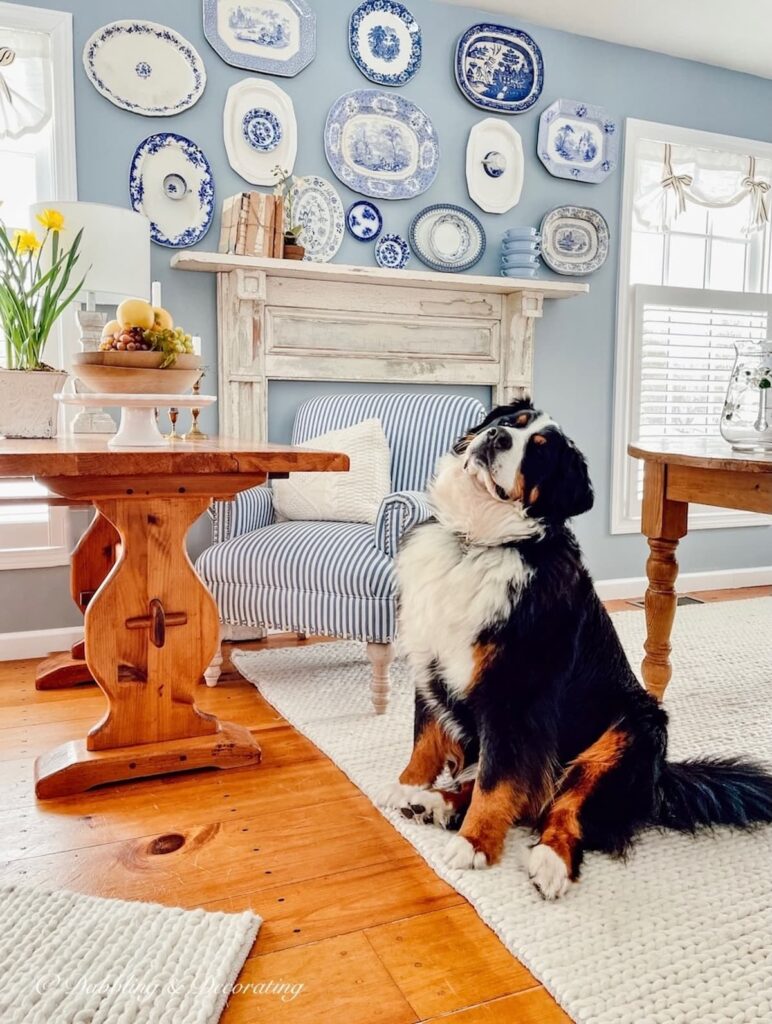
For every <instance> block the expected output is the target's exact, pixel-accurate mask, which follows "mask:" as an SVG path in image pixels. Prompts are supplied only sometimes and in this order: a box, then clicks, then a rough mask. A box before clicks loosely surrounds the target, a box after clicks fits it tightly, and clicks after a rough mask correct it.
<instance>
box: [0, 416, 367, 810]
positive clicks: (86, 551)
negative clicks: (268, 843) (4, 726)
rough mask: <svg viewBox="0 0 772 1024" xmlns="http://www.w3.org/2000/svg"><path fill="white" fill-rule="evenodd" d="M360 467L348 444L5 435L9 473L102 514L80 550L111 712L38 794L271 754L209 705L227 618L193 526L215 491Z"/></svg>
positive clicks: (41, 779) (69, 748) (38, 768)
mask: <svg viewBox="0 0 772 1024" xmlns="http://www.w3.org/2000/svg"><path fill="white" fill-rule="evenodd" d="M346 469H348V458H347V456H345V455H343V454H339V453H335V452H315V451H309V450H304V449H299V448H289V447H283V446H279V445H269V444H260V445H254V446H253V445H249V444H245V443H241V442H236V441H227V440H222V439H213V440H210V441H204V442H201V441H199V442H196V443H195V444H185V443H184V442H177V443H175V445H174V447H171V448H168V449H145V450H140V449H121V450H119V451H112V450H109V449H108V448H107V443H106V440H104V439H102V438H101V437H99V436H98V435H93V436H91V437H89V436H87V435H80V436H77V437H72V438H70V437H66V438H59V439H56V440H53V441H14V440H5V441H0V477H30V476H31V477H34V478H35V479H36V480H38V481H39V482H40V483H42V484H43V485H44V486H45V487H47V488H48V490H49V491H50V492H51V493H52V494H53V495H56V496H57V497H58V498H60V499H64V500H66V501H69V502H72V501H75V502H83V501H87V502H90V503H91V504H93V506H94V507H95V509H96V511H97V515H96V517H95V519H94V521H93V522H92V524H91V526H90V528H89V530H88V531H87V533H86V534H85V535H84V537H83V539H82V540H81V542H80V544H79V545H78V547H77V548H76V550H75V552H74V554H73V561H72V579H73V592H74V593H78V594H81V595H82V596H83V597H84V598H85V596H86V592H87V591H88V592H91V591H92V589H93V597H91V599H90V600H88V603H86V601H85V600H83V601H81V602H79V603H82V604H84V605H85V641H84V650H85V659H86V663H87V666H88V669H89V672H90V673H91V676H92V677H93V678H94V679H95V680H96V682H97V683H98V684H99V686H100V687H101V689H102V690H103V692H104V694H105V696H106V698H107V710H106V712H105V715H104V717H103V718H102V720H101V721H100V722H98V723H97V724H96V725H95V726H94V727H93V728H92V729H91V730H90V731H89V733H88V735H87V736H86V738H85V739H82V740H72V741H70V742H69V743H65V744H63V745H62V746H60V747H57V748H56V749H55V750H52V751H50V752H49V753H48V754H45V755H43V756H42V757H40V758H38V760H37V761H36V764H35V792H36V794H37V796H38V797H40V798H49V797H57V796H64V795H67V794H70V793H78V792H82V791H83V790H87V789H90V788H91V787H92V786H96V785H99V784H101V783H105V782H117V781H124V780H128V779H134V778H142V777H145V776H149V775H163V774H167V773H169V772H177V771H187V770H191V769H194V768H203V767H217V768H232V767H236V766H239V765H246V764H256V763H258V762H259V760H260V747H259V745H258V743H257V741H256V740H255V739H254V737H253V736H252V735H251V733H250V732H249V730H248V729H246V728H244V727H243V726H240V725H236V724H234V723H232V722H222V721H220V720H219V719H217V718H216V717H215V716H214V715H210V714H204V713H203V712H201V711H199V710H198V708H197V707H196V704H195V699H194V693H195V687H196V685H197V684H198V683H199V681H200V679H201V676H202V674H203V672H204V669H205V668H206V667H207V666H208V665H209V663H210V661H211V660H212V657H213V656H214V654H215V651H216V648H217V644H218V642H219V619H218V613H217V607H216V605H215V602H214V600H213V598H212V596H211V594H210V593H209V591H208V590H207V589H206V587H205V586H204V584H203V583H202V582H201V580H200V579H199V578H198V576H197V575H196V573H195V571H194V569H193V566H192V565H191V562H190V560H189V558H188V555H187V551H186V549H185V535H186V534H187V532H188V529H189V527H190V526H191V524H192V523H193V522H195V520H196V519H197V518H198V517H199V516H200V515H201V514H202V513H203V512H204V511H205V510H206V509H207V507H208V505H209V503H210V501H211V500H212V499H213V498H217V499H228V498H232V497H233V496H234V495H235V494H236V493H238V492H239V491H242V490H245V489H247V488H249V487H254V486H255V485H256V484H261V483H264V482H265V480H266V479H267V478H268V477H269V476H286V475H287V474H288V473H290V472H292V471H298V472H299V471H303V472H309V471H318V472H325V471H343V470H346ZM118 544H120V550H119V553H118V556H117V559H116V558H115V554H116V549H117V547H118ZM113 562H114V564H113Z"/></svg>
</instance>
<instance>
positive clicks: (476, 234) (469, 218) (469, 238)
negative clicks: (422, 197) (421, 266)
mask: <svg viewBox="0 0 772 1024" xmlns="http://www.w3.org/2000/svg"><path fill="white" fill-rule="evenodd" d="M485 244H486V242H485V229H484V228H483V226H482V224H481V223H480V221H479V220H478V219H477V218H476V217H475V215H474V214H473V213H470V212H469V210H465V209H464V208H463V206H454V205H453V204H452V203H438V204H436V205H434V206H427V207H426V208H425V209H423V210H421V211H420V212H419V213H417V214H416V215H415V217H414V218H413V220H412V222H411V224H410V245H411V248H412V249H413V252H414V253H415V254H416V256H417V257H418V258H419V260H420V261H421V262H422V263H425V264H426V266H427V267H431V269H432V270H441V271H449V272H454V271H456V272H457V271H461V270H469V268H470V267H473V266H474V265H475V263H477V262H478V261H479V260H480V259H481V258H482V255H483V253H484V252H485Z"/></svg>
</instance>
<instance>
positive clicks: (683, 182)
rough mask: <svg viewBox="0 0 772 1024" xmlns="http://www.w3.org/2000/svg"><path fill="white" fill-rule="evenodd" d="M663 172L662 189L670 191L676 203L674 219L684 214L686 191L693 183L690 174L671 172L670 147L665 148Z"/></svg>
mask: <svg viewBox="0 0 772 1024" xmlns="http://www.w3.org/2000/svg"><path fill="white" fill-rule="evenodd" d="M663 170H664V172H665V174H664V177H663V178H662V182H661V184H662V188H663V189H668V188H670V189H672V190H673V195H674V197H675V201H676V214H675V215H676V217H678V216H679V215H680V214H682V213H686V189H687V188H689V186H690V185H691V184H692V182H693V181H694V178H693V177H692V176H691V174H676V173H675V172H674V170H673V163H672V156H671V149H670V145H669V144H668V145H666V146H665V160H664V167H663Z"/></svg>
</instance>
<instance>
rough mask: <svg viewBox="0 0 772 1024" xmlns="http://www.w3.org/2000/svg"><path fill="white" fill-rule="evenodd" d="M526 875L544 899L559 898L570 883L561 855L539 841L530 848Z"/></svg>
mask: <svg viewBox="0 0 772 1024" xmlns="http://www.w3.org/2000/svg"><path fill="white" fill-rule="evenodd" d="M528 875H529V877H530V879H531V881H532V882H533V884H534V886H535V887H536V890H537V891H538V892H539V894H540V895H541V896H543V897H544V899H545V900H556V899H559V897H561V896H562V895H563V894H564V893H565V892H567V890H568V887H569V885H570V884H571V881H570V879H569V877H568V870H567V868H566V865H565V863H564V861H563V859H562V857H559V856H558V855H557V854H556V853H555V851H554V850H552V849H551V848H550V847H549V846H546V845H545V844H544V843H539V845H538V846H534V848H533V849H532V850H531V855H530V857H529V858H528Z"/></svg>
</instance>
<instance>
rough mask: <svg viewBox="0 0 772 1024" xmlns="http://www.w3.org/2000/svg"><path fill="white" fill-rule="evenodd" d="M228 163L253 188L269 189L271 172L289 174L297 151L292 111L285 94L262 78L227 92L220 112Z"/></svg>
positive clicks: (242, 83) (241, 84) (273, 177)
mask: <svg viewBox="0 0 772 1024" xmlns="http://www.w3.org/2000/svg"><path fill="white" fill-rule="evenodd" d="M223 138H224V140H225V151H226V153H227V154H228V162H229V163H230V165H231V167H232V168H233V170H234V171H236V173H237V174H240V175H241V177H242V178H244V179H245V180H246V181H249V182H251V183H252V184H253V185H273V184H275V183H276V176H275V175H274V173H273V169H274V167H276V166H279V167H281V168H282V169H283V170H285V171H287V173H288V174H291V173H292V168H293V167H294V166H295V157H296V155H297V149H298V129H297V121H296V119H295V107H294V105H293V103H292V99H291V98H290V97H289V96H288V95H287V93H286V92H285V91H284V90H283V89H282V88H280V87H279V86H278V85H276V83H275V82H270V81H268V80H267V79H264V78H244V79H242V80H241V81H240V82H236V84H235V85H232V86H231V87H230V89H229V90H228V95H227V96H226V98H225V108H224V109H223Z"/></svg>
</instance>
